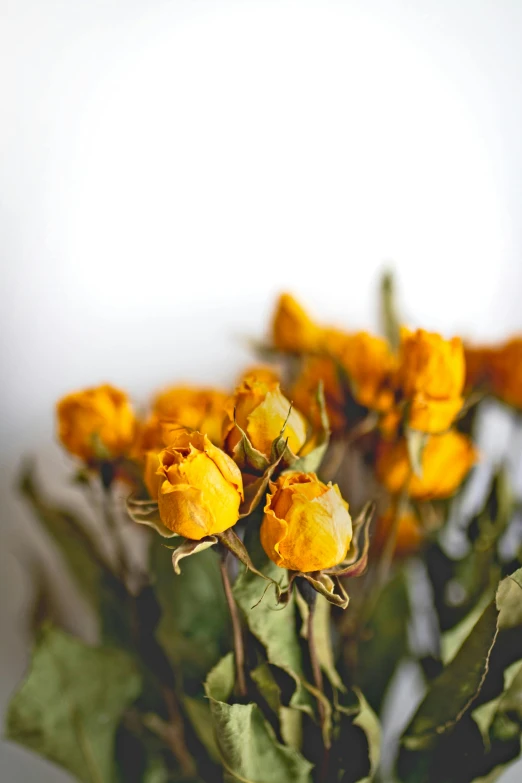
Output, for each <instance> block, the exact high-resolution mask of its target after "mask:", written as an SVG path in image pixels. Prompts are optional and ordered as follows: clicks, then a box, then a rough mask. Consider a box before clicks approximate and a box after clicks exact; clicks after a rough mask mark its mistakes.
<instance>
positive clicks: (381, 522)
mask: <svg viewBox="0 0 522 783" xmlns="http://www.w3.org/2000/svg"><path fill="white" fill-rule="evenodd" d="M394 521H395V511H394V509H393V508H390V509H388V511H387V512H386V513H385V514H383V515H382V516H381V517H379V519H378V520H377V524H376V527H375V533H374V535H373V539H372V547H374V549H375V550H377V551H382V550H383V549H384V547H385V546H386V542H387V540H388V537H389V535H390V533H391V528H392V525H393V523H394ZM423 541H424V532H423V530H422V527H421V524H420V522H419V520H418V518H417V516H416V515H415V514H413V513H412V512H411V511H405V512H404V513H403V514H401V516H400V517H399V521H398V526H397V537H396V540H395V549H394V555H395V557H408V555H413V554H415V552H418V550H419V549H420V548H421V546H422V543H423Z"/></svg>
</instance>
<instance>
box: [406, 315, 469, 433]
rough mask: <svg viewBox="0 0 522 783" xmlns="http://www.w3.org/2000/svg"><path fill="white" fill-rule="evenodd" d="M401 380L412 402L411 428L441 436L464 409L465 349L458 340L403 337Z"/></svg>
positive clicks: (422, 335)
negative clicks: (439, 433)
mask: <svg viewBox="0 0 522 783" xmlns="http://www.w3.org/2000/svg"><path fill="white" fill-rule="evenodd" d="M399 359H400V367H399V374H398V380H399V385H400V386H401V388H402V392H403V394H404V396H405V398H406V399H407V400H409V401H410V412H409V425H410V427H412V429H415V430H420V431H421V432H427V433H437V432H442V431H444V430H446V429H448V427H450V426H451V424H452V423H453V421H454V420H455V417H456V415H457V414H458V412H459V410H460V409H461V408H462V404H463V399H462V390H463V388H464V380H465V361H464V348H463V346H462V342H461V340H460V339H459V338H458V337H454V338H453V339H452V340H444V338H442V337H441V336H440V335H438V334H431V333H429V332H425V331H424V330H423V329H418V330H417V331H416V332H414V333H403V339H402V342H401V349H400V357H399Z"/></svg>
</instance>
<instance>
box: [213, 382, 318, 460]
mask: <svg viewBox="0 0 522 783" xmlns="http://www.w3.org/2000/svg"><path fill="white" fill-rule="evenodd" d="M290 408H291V404H290V401H289V400H287V399H286V397H285V396H284V394H283V393H282V392H281V389H280V388H279V384H278V383H275V382H271V383H265V382H263V381H257V380H256V379H255V378H247V379H245V380H244V381H243V382H242V383H241V384H240V386H238V388H237V389H236V391H235V393H234V395H233V397H232V398H231V399H229V401H228V402H227V405H226V407H225V410H226V414H227V416H226V418H225V423H224V427H223V441H224V443H225V447H226V449H227V451H228V452H229V453H231V454H232V453H233V451H234V448H235V447H236V446H237V444H238V443H239V442H240V440H241V438H242V435H241V432H240V431H239V429H238V427H236V426H235V424H234V411H235V419H236V422H237V424H238V425H239V427H240V428H241V429H242V430H243V432H245V433H246V435H248V438H249V439H250V442H251V444H252V446H253V447H254V448H255V449H257V450H258V451H259V452H261V454H263V455H264V456H265V457H266V458H267V459H268V458H269V457H270V452H271V448H272V443H273V441H274V440H275V439H276V438H277V437H278V436H279V434H280V432H281V430H282V428H283V425H284V424H285V422H286V427H285V432H284V434H285V438H287V439H288V446H289V448H290V450H291V451H292V453H294V454H297V453H298V452H299V450H300V448H301V446H303V444H304V443H305V441H306V434H307V433H306V421H305V419H304V417H303V416H302V415H301V414H300V413H299V411H297V410H295V408H292V410H290ZM289 412H290V415H289Z"/></svg>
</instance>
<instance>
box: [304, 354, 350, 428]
mask: <svg viewBox="0 0 522 783" xmlns="http://www.w3.org/2000/svg"><path fill="white" fill-rule="evenodd" d="M320 381H322V382H323V391H324V399H325V403H326V410H327V413H328V419H329V422H330V427H331V428H332V430H333V431H334V432H340V431H342V430H343V429H344V428H345V427H346V415H345V405H346V403H345V398H344V391H343V387H342V383H341V380H340V378H339V373H338V371H337V366H336V363H335V361H334V360H333V359H331V358H330V357H329V356H309V357H307V358H306V360H305V361H304V363H303V365H302V367H301V371H300V373H299V375H298V376H297V378H296V380H295V382H294V385H293V387H292V392H291V397H292V400H293V402H294V403H295V405H296V407H297V408H298V410H300V411H302V412H303V413H304V414H305V415H306V416H307V418H308V420H309V421H311V422H312V424H313V425H314V427H315V428H319V427H320V425H321V421H320V411H319V408H318V405H317V389H318V386H319V383H320Z"/></svg>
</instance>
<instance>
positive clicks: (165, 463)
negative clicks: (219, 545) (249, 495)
mask: <svg viewBox="0 0 522 783" xmlns="http://www.w3.org/2000/svg"><path fill="white" fill-rule="evenodd" d="M155 459H157V463H158V467H157V471H156V475H157V476H158V477H159V478H160V482H161V483H160V486H159V488H158V489H157V498H158V507H159V513H160V517H161V521H162V522H163V524H164V525H165V526H166V527H168V528H169V530H172V532H174V533H177V534H178V535H180V536H185V537H186V538H190V539H193V540H195V541H199V540H200V539H201V538H204V537H205V536H210V535H213V534H216V533H222V532H223V531H224V530H228V528H230V527H232V526H233V525H235V524H236V522H237V520H238V518H239V506H240V503H241V500H242V499H243V480H242V478H241V472H240V470H239V468H238V467H237V465H236V463H235V462H234V461H233V460H232V459H231V458H230V457H229V456H227V455H226V454H225V453H224V452H223V451H221V449H218V448H217V447H216V446H214V445H213V444H212V443H211V442H210V440H209V438H208V437H207V436H206V435H203V434H201V433H199V432H187V431H180V432H179V434H178V439H177V442H176V443H174V442H173V443H172V445H171V446H169V447H168V448H166V449H164V450H163V451H162V452H160V453H159V454H158V455H157V457H152V456H151V457H150V460H151V464H150V469H151V472H152V467H153V462H154V460H155ZM146 475H147V474H146ZM147 485H148V488H149V492H150V493H151V495H152V496H153V497H154V493H155V491H156V487H155V486H154V485H153V484H152V483H151V480H150V478H149V481H148V484H147Z"/></svg>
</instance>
